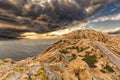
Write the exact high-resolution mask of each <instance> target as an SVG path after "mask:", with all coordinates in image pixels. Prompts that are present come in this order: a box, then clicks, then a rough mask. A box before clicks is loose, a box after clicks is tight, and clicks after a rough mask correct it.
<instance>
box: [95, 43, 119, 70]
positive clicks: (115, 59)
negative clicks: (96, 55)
mask: <svg viewBox="0 0 120 80" xmlns="http://www.w3.org/2000/svg"><path fill="white" fill-rule="evenodd" d="M96 45H97V47H98V48H99V49H100V50H101V51H102V52H103V53H104V54H105V55H106V56H108V58H109V60H110V61H111V62H112V63H113V64H114V65H116V67H117V68H118V69H119V70H120V57H118V56H116V55H115V54H114V53H112V52H111V51H110V50H108V49H107V48H106V47H105V46H103V45H101V44H99V43H97V44H96Z"/></svg>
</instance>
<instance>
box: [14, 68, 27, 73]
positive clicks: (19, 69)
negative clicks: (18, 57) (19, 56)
mask: <svg viewBox="0 0 120 80" xmlns="http://www.w3.org/2000/svg"><path fill="white" fill-rule="evenodd" d="M14 70H15V71H17V72H21V73H22V72H24V70H25V69H24V68H23V67H15V68H14Z"/></svg>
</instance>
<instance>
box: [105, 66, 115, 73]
mask: <svg viewBox="0 0 120 80" xmlns="http://www.w3.org/2000/svg"><path fill="white" fill-rule="evenodd" d="M104 68H105V69H106V70H107V71H109V72H114V70H113V69H112V67H110V66H109V65H108V64H107V65H106V67H104Z"/></svg>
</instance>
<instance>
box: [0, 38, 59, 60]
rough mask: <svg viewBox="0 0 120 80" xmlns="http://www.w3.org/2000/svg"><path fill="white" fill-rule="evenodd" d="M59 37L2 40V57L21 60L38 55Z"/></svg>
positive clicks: (0, 48) (0, 47)
mask: <svg viewBox="0 0 120 80" xmlns="http://www.w3.org/2000/svg"><path fill="white" fill-rule="evenodd" d="M56 41H58V39H39V40H0V59H4V58H12V59H14V60H21V59H24V58H27V57H33V56H36V55H38V54H39V53H40V52H42V51H43V50H44V49H46V48H48V47H50V46H51V45H52V44H53V43H55V42H56Z"/></svg>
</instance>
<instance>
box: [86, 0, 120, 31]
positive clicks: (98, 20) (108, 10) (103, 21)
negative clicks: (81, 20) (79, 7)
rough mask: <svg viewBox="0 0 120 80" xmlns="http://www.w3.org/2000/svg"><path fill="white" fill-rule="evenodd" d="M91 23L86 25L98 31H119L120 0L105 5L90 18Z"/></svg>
mask: <svg viewBox="0 0 120 80" xmlns="http://www.w3.org/2000/svg"><path fill="white" fill-rule="evenodd" d="M92 17H93V19H92V21H91V22H90V23H89V24H88V25H87V26H88V27H89V26H91V28H92V29H95V30H100V31H112V30H113V31H114V30H118V29H119V30H120V0H116V1H115V2H113V3H110V4H107V5H106V6H105V7H104V8H103V9H102V10H100V11H99V12H98V13H97V14H95V15H94V16H92Z"/></svg>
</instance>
